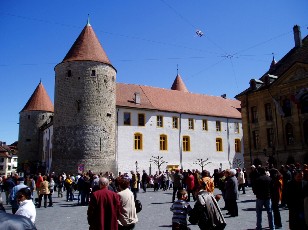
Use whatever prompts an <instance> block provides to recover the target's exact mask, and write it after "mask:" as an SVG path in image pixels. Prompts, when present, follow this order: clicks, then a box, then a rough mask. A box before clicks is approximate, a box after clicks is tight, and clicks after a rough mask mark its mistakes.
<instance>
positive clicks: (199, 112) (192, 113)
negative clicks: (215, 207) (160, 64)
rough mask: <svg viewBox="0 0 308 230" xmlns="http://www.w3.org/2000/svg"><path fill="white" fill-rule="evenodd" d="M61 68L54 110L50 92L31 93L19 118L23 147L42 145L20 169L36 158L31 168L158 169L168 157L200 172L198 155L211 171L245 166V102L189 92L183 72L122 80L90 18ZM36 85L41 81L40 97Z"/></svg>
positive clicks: (168, 162)
mask: <svg viewBox="0 0 308 230" xmlns="http://www.w3.org/2000/svg"><path fill="white" fill-rule="evenodd" d="M55 72H56V76H55V98H54V103H55V108H54V111H53V107H52V106H50V102H49V100H48V99H47V98H46V97H42V98H41V100H40V99H38V100H35V101H33V97H31V98H30V99H29V101H28V102H27V105H29V104H31V105H32V106H31V107H29V106H26V108H28V107H29V108H31V109H27V110H25V109H23V110H22V111H24V112H25V111H26V112H27V113H25V114H23V113H21V115H20V133H19V146H20V147H22V146H30V143H31V142H32V141H33V142H34V143H39V144H38V145H37V148H36V149H35V147H33V146H34V145H31V146H32V147H31V155H29V156H27V154H26V152H25V151H23V150H20V151H22V152H23V157H22V159H23V161H21V162H19V163H20V165H21V169H24V166H25V165H27V164H25V163H26V162H32V163H34V162H36V163H34V164H35V165H36V166H34V167H32V169H33V170H35V167H36V169H38V168H40V170H45V171H46V172H50V171H56V172H61V171H66V172H68V173H76V172H77V171H80V172H81V171H88V170H92V171H96V172H105V171H113V172H114V173H117V172H119V171H121V172H129V171H130V170H136V169H137V170H139V171H141V170H143V169H145V170H147V171H148V172H149V171H150V172H152V173H153V172H154V171H156V170H157V169H158V167H157V165H155V164H154V163H153V162H151V159H152V160H153V157H154V158H155V157H159V158H161V159H162V160H163V161H164V162H165V163H164V164H163V165H162V166H161V169H162V170H164V169H172V168H184V169H188V168H191V169H192V168H199V169H201V166H200V165H198V164H197V163H198V160H199V162H200V160H201V161H205V160H206V159H208V160H207V161H206V163H208V164H207V165H206V168H207V169H208V170H210V171H211V172H212V171H213V170H214V169H215V168H217V169H218V168H230V167H235V166H238V165H241V166H243V152H244V148H243V141H242V138H243V132H242V121H241V113H240V101H238V100H234V99H227V98H226V97H225V96H223V97H220V96H209V95H204V94H195V93H191V92H189V91H188V89H187V88H186V86H185V84H184V82H183V80H182V78H181V76H180V75H179V74H178V75H177V76H176V78H175V80H174V82H173V84H172V86H171V88H169V89H164V88H157V87H151V86H143V85H137V84H124V83H117V82H116V69H115V68H114V67H113V65H112V64H111V62H110V60H109V59H108V57H107V55H106V53H105V51H104V50H103V48H102V46H101V44H100V42H99V40H98V38H97V37H96V35H95V32H94V30H93V28H92V27H91V25H90V24H89V23H88V24H87V25H86V26H85V28H84V29H83V30H82V32H81V34H80V35H79V37H78V38H77V39H76V41H75V43H74V44H73V46H72V47H71V49H70V50H69V52H68V53H67V55H66V56H65V57H64V59H63V60H62V62H60V63H59V64H58V65H57V66H56V67H55ZM38 89H40V90H42V89H44V87H43V86H42V83H40V84H39V86H38V87H37V89H36V90H35V92H34V94H35V95H37V93H36V91H37V90H38ZM40 94H42V95H45V94H47V93H46V91H45V89H44V92H41V91H40ZM35 98H37V97H35ZM36 104H45V108H46V109H41V108H43V107H39V109H35V108H38V106H35V105H36ZM32 112H33V115H32ZM28 113H30V114H28ZM32 118H33V119H34V120H35V121H34V122H32V121H31V119H32ZM31 122H32V123H34V124H35V125H32V126H31ZM40 122H43V124H41V123H40ZM29 125H30V126H31V130H34V131H33V132H34V133H32V132H31V131H28V132H26V128H27V127H29ZM32 128H33V129H32ZM35 132H39V135H37V133H35ZM31 135H32V136H31ZM30 137H31V138H30ZM35 137H36V138H37V139H35ZM29 139H30V141H29ZM27 142H28V143H27ZM29 142H30V143H29ZM29 148H30V147H29ZM32 148H33V149H32ZM27 151H28V150H27ZM34 152H36V154H32V153H34Z"/></svg>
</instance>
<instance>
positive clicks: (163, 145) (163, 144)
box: [159, 134, 168, 151]
mask: <svg viewBox="0 0 308 230" xmlns="http://www.w3.org/2000/svg"><path fill="white" fill-rule="evenodd" d="M159 150H161V151H166V150H168V138H167V135H165V134H162V135H160V136H159Z"/></svg>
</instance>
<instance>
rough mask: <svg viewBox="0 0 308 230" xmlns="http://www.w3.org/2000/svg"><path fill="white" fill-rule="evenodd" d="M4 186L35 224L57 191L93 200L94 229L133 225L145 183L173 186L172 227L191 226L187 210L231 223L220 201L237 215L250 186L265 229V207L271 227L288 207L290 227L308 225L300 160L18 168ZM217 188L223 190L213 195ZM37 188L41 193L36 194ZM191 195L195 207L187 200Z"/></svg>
mask: <svg viewBox="0 0 308 230" xmlns="http://www.w3.org/2000/svg"><path fill="white" fill-rule="evenodd" d="M0 186H1V187H0V191H4V192H5V196H6V204H11V207H12V213H13V214H14V215H21V216H25V217H27V218H29V219H30V220H31V223H32V224H34V223H35V218H36V208H41V206H42V201H43V206H44V207H45V208H47V207H53V201H52V197H53V196H56V195H57V196H58V197H59V198H62V197H63V198H64V199H65V200H66V201H67V202H72V201H77V202H78V205H82V206H88V212H87V215H88V223H89V226H90V229H133V228H134V226H135V224H136V223H137V222H138V217H137V212H136V207H135V201H136V200H137V195H138V191H139V190H141V189H142V190H143V192H147V190H148V189H153V191H154V192H156V191H159V190H163V191H166V190H171V189H172V190H173V192H172V198H171V201H172V202H173V204H172V206H171V208H170V210H171V211H172V212H173V213H174V215H173V219H172V223H173V224H172V225H173V229H188V227H187V220H186V219H187V216H189V220H190V222H191V223H192V224H198V225H199V227H200V229H209V226H211V229H224V227H225V226H226V223H225V220H224V217H223V216H222V214H221V209H220V207H219V206H218V204H217V201H218V200H219V199H220V198H222V199H223V200H224V203H225V207H223V208H222V209H225V210H227V211H228V213H227V215H229V216H230V217H237V216H238V206H237V200H238V198H239V194H240V192H242V194H245V193H246V188H247V187H248V186H250V187H252V191H253V193H254V194H255V195H256V217H257V218H256V226H257V229H262V209H263V207H264V208H265V209H266V211H267V216H268V225H269V227H270V229H279V228H281V227H282V223H281V217H280V212H279V208H285V209H289V228H290V229H303V230H304V229H308V210H307V209H308V166H307V165H301V164H292V165H282V166H281V167H280V168H279V169H276V168H274V167H273V166H269V167H262V166H254V165H252V166H251V170H250V172H249V174H248V173H247V172H246V170H245V169H244V168H236V169H226V170H217V169H216V170H214V173H213V174H211V173H210V172H209V171H207V170H202V171H199V170H197V169H196V170H190V169H188V170H182V169H175V170H172V171H168V170H166V171H156V172H155V173H154V175H148V174H147V172H146V171H145V170H143V172H142V174H140V173H139V172H134V171H131V172H130V174H129V173H123V174H122V173H121V172H119V174H118V175H117V176H115V175H114V174H113V173H110V172H106V173H105V174H103V173H99V174H96V173H93V172H92V171H89V172H87V173H83V174H77V175H69V174H66V173H62V174H60V175H56V174H55V173H51V174H50V175H41V174H40V173H38V174H37V175H27V176H26V177H25V178H24V177H20V176H18V175H17V174H15V175H12V176H11V177H5V176H3V177H2V178H1V180H0ZM215 188H217V189H219V190H220V191H221V195H217V194H216V196H214V189H215ZM76 191H78V192H76ZM34 192H36V193H37V194H36V195H37V198H36V199H34V200H33V197H34ZM76 194H78V195H76ZM176 198H177V199H176ZM192 200H193V201H195V205H194V207H193V208H192V207H190V205H189V203H188V202H190V201H192ZM305 204H306V205H305ZM1 206H2V205H1ZM2 208H3V206H2ZM179 210H181V211H180V212H179ZM201 210H203V211H204V214H203V215H201V214H200V213H203V212H202V211H201ZM27 224H28V223H27ZM205 226H207V227H205Z"/></svg>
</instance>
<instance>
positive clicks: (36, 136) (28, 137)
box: [18, 82, 54, 173]
mask: <svg viewBox="0 0 308 230" xmlns="http://www.w3.org/2000/svg"><path fill="white" fill-rule="evenodd" d="M53 111H54V108H53V104H52V102H51V100H50V97H49V96H48V94H47V92H46V90H45V88H44V86H43V84H42V82H40V83H39V84H38V86H37V87H36V89H35V90H34V92H33V94H32V95H31V97H30V99H29V100H28V102H27V104H26V105H25V107H24V108H23V109H22V110H21V111H20V113H19V137H18V164H19V166H20V169H21V170H22V171H25V172H30V171H31V172H32V173H33V172H35V170H37V166H39V164H40V162H41V160H42V155H41V151H42V146H41V145H40V130H39V128H40V127H41V126H42V125H43V124H44V123H45V122H46V121H47V120H48V119H49V118H50V116H52V115H53ZM35 167H36V168H35Z"/></svg>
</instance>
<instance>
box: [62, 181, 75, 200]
mask: <svg viewBox="0 0 308 230" xmlns="http://www.w3.org/2000/svg"><path fill="white" fill-rule="evenodd" d="M64 186H65V190H66V201H73V200H74V194H73V189H74V188H73V186H74V184H73V180H72V177H71V176H70V175H68V176H67V177H66V179H65V181H64Z"/></svg>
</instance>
